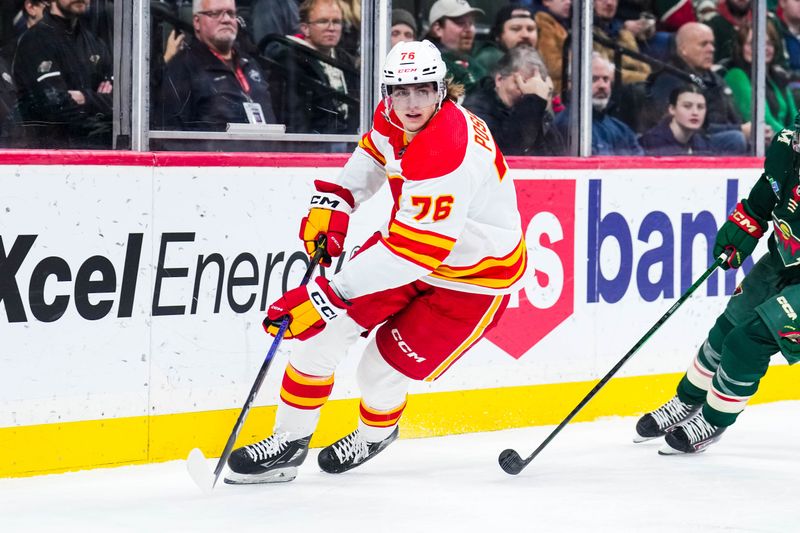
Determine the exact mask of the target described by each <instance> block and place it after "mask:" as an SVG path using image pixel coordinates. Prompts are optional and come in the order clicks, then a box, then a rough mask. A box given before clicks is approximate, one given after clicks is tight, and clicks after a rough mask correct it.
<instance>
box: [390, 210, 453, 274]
mask: <svg viewBox="0 0 800 533" xmlns="http://www.w3.org/2000/svg"><path fill="white" fill-rule="evenodd" d="M381 241H382V242H383V244H384V245H385V246H386V248H388V249H389V250H390V251H391V252H392V253H393V254H395V255H397V256H398V257H401V258H403V259H405V260H407V261H410V262H412V263H414V264H415V265H419V266H421V267H423V268H426V269H428V270H431V271H433V270H436V268H437V267H439V265H441V264H442V261H444V260H445V258H446V257H447V256H448V255H450V252H451V251H452V249H453V246H455V244H456V240H455V239H453V238H452V237H447V236H446V235H441V234H439V233H434V232H432V231H425V230H420V229H418V228H414V227H411V226H409V225H407V224H403V223H402V222H399V221H397V220H393V221H392V222H391V224H390V225H389V235H388V236H387V237H382V238H381Z"/></svg>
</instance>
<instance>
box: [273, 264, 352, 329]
mask: <svg viewBox="0 0 800 533" xmlns="http://www.w3.org/2000/svg"><path fill="white" fill-rule="evenodd" d="M349 305H350V302H348V301H346V300H344V299H343V298H341V297H340V296H339V295H338V294H336V291H334V290H333V287H331V285H330V282H329V281H328V280H327V279H325V278H323V277H322V276H318V277H317V279H315V280H314V281H311V282H309V284H308V285H301V286H300V287H297V288H296V289H292V290H290V291H288V292H287V293H286V294H284V295H283V296H281V297H280V298H278V299H277V300H276V301H275V302H274V303H273V304H272V305H270V306H269V309H267V318H265V319H264V322H263V326H264V330H265V331H266V332H267V333H269V334H270V335H272V336H273V337H274V336H276V335H277V334H278V331H279V329H280V327H281V323H282V322H283V319H284V318H285V317H288V318H289V327H288V328H287V330H286V334H285V335H284V337H285V338H287V339H297V340H301V341H303V340H306V339H308V338H311V337H313V336H314V335H316V334H317V333H319V332H320V331H322V330H323V329H325V325H326V324H327V323H328V322H330V321H331V320H333V319H335V318H337V317H338V316H339V315H340V314H341V311H342V310H343V309H345V308H347V306H349Z"/></svg>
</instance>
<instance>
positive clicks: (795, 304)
mask: <svg viewBox="0 0 800 533" xmlns="http://www.w3.org/2000/svg"><path fill="white" fill-rule="evenodd" d="M799 173H800V114H798V115H797V116H796V117H795V123H794V128H793V129H784V130H781V131H780V132H778V133H777V134H776V135H775V138H774V139H773V141H772V143H771V144H770V147H769V149H768V150H767V156H766V159H765V161H764V172H763V174H762V175H761V177H760V178H759V179H758V181H757V182H756V184H755V185H754V186H753V188H752V189H751V190H750V194H749V195H748V196H747V198H745V199H743V200H741V202H739V203H738V204H737V205H736V207H735V208H734V210H733V212H732V213H731V215H730V216H729V217H728V220H727V221H726V222H725V223H724V224H723V225H722V227H721V228H720V230H719V233H717V238H716V242H715V244H714V255H715V256H720V255H721V254H723V253H724V254H726V255H727V260H726V262H725V263H723V268H725V269H728V268H738V267H740V266H742V263H743V262H744V261H745V259H746V258H747V257H748V256H749V255H750V254H751V253H752V252H753V250H754V249H755V247H756V244H757V243H758V240H759V238H760V237H761V236H762V235H763V234H764V233H765V232H766V231H767V229H768V224H769V222H770V221H771V222H772V227H773V234H772V237H771V238H770V239H769V252H768V253H767V254H765V255H764V256H763V257H761V259H759V260H758V262H757V263H756V264H755V266H753V268H752V269H751V270H750V271H749V272H748V273H747V275H746V276H745V278H744V280H743V281H742V283H741V285H739V287H737V288H736V290H735V291H734V293H733V296H732V297H731V299H730V300H729V301H728V305H727V307H726V308H725V311H724V312H723V313H722V314H721V315H720V316H719V317H718V318H717V321H716V323H715V324H714V326H713V327H712V328H711V330H710V331H709V333H708V337H707V338H706V340H705V342H704V343H703V345H702V346H701V347H700V349H699V351H698V352H697V355H696V356H695V358H694V360H693V361H692V363H691V365H690V366H689V370H687V372H686V374H685V375H684V376H683V378H682V379H681V380H680V383H679V384H678V387H677V394H676V395H675V396H674V397H673V398H672V399H671V400H669V401H668V402H667V403H666V404H664V405H662V406H661V407H659V408H658V409H656V410H655V411H652V412H650V413H647V414H645V415H644V416H643V417H642V418H641V419H639V422H638V423H637V425H636V433H637V436H636V437H635V438H634V442H642V441H646V440H650V439H653V438H656V437H660V436H664V437H665V441H666V443H665V445H664V446H663V447H662V448H661V449H660V450H659V453H660V454H662V455H673V454H683V453H697V452H702V451H703V450H705V448H706V447H707V446H709V445H710V444H712V443H714V442H715V441H717V440H718V439H719V438H720V436H721V435H722V433H723V432H724V431H725V430H726V429H727V428H728V427H729V426H730V425H732V424H733V423H734V422H735V421H736V417H737V416H739V413H741V412H742V411H743V410H744V408H745V405H746V404H747V401H748V400H749V399H750V398H751V397H752V396H753V395H754V394H755V393H756V390H758V384H759V381H760V380H761V378H762V377H764V375H765V374H766V373H767V369H768V367H769V361H770V357H771V356H772V355H773V354H775V353H777V352H780V353H781V354H782V355H783V357H784V358H786V360H787V361H788V362H789V364H793V363H796V362H797V361H800V318H799V317H798V313H797V311H798V310H800V212H798V207H800V181H798V174H799Z"/></svg>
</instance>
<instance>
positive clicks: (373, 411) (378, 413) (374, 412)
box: [361, 401, 408, 416]
mask: <svg viewBox="0 0 800 533" xmlns="http://www.w3.org/2000/svg"><path fill="white" fill-rule="evenodd" d="M407 403H408V401H404V402H403V405H401V406H400V407H395V408H394V409H389V410H388V411H378V410H377V409H371V408H370V407H369V406H367V405H366V404H365V403H364V402H361V409H363V410H365V411H366V412H368V413H369V414H371V415H376V416H385V415H390V414H392V413H394V412H402V411H403V409H405V408H406V404H407Z"/></svg>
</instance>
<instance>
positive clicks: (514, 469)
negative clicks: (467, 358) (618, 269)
mask: <svg viewBox="0 0 800 533" xmlns="http://www.w3.org/2000/svg"><path fill="white" fill-rule="evenodd" d="M727 258H728V256H727V254H725V253H723V254H722V255H720V256H719V257H718V258H717V260H716V261H714V264H712V265H711V266H710V267H708V270H706V271H705V272H703V274H702V275H701V276H700V277H699V278H697V281H695V282H694V283H693V284H692V286H691V287H689V288H688V289H686V292H684V293H683V295H681V297H680V298H678V301H677V302H675V303H674V304H672V307H670V308H669V310H668V311H667V312H666V313H664V316H662V317H661V318H659V319H658V322H656V323H655V324H653V327H651V328H650V329H649V330H647V333H645V334H644V336H643V337H642V338H641V339H639V341H638V342H637V343H636V344H634V346H633V348H631V349H630V351H629V352H628V353H626V354H625V356H624V357H623V358H622V359H620V360H619V362H618V363H617V364H616V365H614V368H612V369H611V370H609V371H608V374H606V375H605V376H603V379H601V380H600V381H599V382H598V383H597V385H595V386H594V388H593V389H592V390H591V391H589V394H587V395H586V397H584V399H583V400H581V402H580V403H579V404H578V405H577V406H575V409H573V410H572V412H571V413H570V414H568V415H567V417H566V418H565V419H564V420H562V421H561V423H560V424H559V425H558V427H556V429H554V430H553V432H552V433H550V435H548V436H547V438H546V439H544V442H542V443H541V444H540V445H539V447H538V448H536V449H535V450H534V451H533V453H532V454H530V455H529V456H528V457H527V458H525V459H523V458H522V457H520V455H519V453H517V452H516V451H515V450H512V449H510V448H509V449H508V450H504V451H503V452H501V453H500V457H498V461H499V462H500V468H502V469H503V470H505V471H506V472H507V473H509V474H511V475H517V474H519V473H520V472H522V469H523V468H525V467H526V466H528V465H529V464H530V462H531V461H533V460H534V458H536V456H537V455H539V452H541V451H542V450H543V449H544V447H545V446H547V445H548V444H549V443H550V441H551V440H553V438H555V436H556V435H558V432H559V431H561V430H562V429H564V426H566V425H567V424H569V422H570V420H572V419H573V418H574V417H575V415H577V414H578V412H579V411H580V410H581V409H583V408H584V406H585V405H586V404H587V403H589V400H591V399H592V398H593V397H594V395H595V394H597V392H598V391H599V390H600V389H602V388H603V387H604V386H605V384H606V383H608V381H609V380H610V379H611V378H612V377H613V376H614V374H616V373H617V371H618V370H619V369H620V368H622V365H624V364H625V363H626V362H627V361H628V359H630V358H631V357H632V356H633V354H635V353H636V352H637V351H638V350H639V348H641V347H642V345H643V344H644V343H645V342H647V341H648V339H650V337H651V336H652V335H653V333H655V332H656V331H657V330H658V329H659V328H660V327H661V326H662V325H663V324H664V322H666V321H667V319H668V318H669V317H671V316H672V315H673V313H675V311H677V310H678V308H679V307H680V306H681V305H682V304H683V302H685V301H686V300H687V299H688V298H689V296H691V295H692V293H693V292H694V291H695V290H696V289H697V288H698V287H699V286H700V285H702V284H703V282H704V281H705V280H706V278H707V277H708V276H710V275H711V274H712V273H713V272H714V271H715V270H716V269H717V267H719V266H720V265H721V264H722V263H723V262H725V260H726V259H727Z"/></svg>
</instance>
